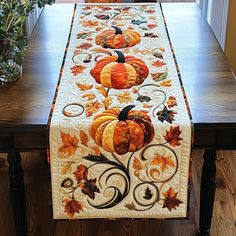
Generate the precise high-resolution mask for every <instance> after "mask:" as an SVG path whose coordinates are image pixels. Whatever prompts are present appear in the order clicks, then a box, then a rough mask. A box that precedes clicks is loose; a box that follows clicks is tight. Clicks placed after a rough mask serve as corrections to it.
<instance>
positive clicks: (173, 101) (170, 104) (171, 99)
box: [166, 96, 177, 108]
mask: <svg viewBox="0 0 236 236" xmlns="http://www.w3.org/2000/svg"><path fill="white" fill-rule="evenodd" d="M166 103H167V105H168V107H169V108H171V107H174V106H177V102H176V98H175V97H174V96H170V97H169V98H168V100H167V102H166Z"/></svg>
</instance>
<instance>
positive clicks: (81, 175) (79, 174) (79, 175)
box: [73, 164, 88, 183]
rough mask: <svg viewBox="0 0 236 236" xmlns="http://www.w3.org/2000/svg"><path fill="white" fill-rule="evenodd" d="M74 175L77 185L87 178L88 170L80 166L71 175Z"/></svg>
mask: <svg viewBox="0 0 236 236" xmlns="http://www.w3.org/2000/svg"><path fill="white" fill-rule="evenodd" d="M73 174H74V175H75V178H76V179H77V181H78V183H79V182H80V181H81V180H83V179H84V180H87V178H88V168H87V166H85V165H83V164H81V165H79V166H77V170H76V171H75V172H74V173H73Z"/></svg>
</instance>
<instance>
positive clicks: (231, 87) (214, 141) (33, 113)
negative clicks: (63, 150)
mask: <svg viewBox="0 0 236 236" xmlns="http://www.w3.org/2000/svg"><path fill="white" fill-rule="evenodd" d="M162 6H163V11H164V15H165V18H166V21H167V26H168V30H169V34H170V38H171V41H172V44H173V47H174V51H175V54H176V57H177V62H178V65H179V68H180V72H181V75H182V80H183V83H184V87H185V90H186V94H187V98H188V101H189V104H190V109H191V112H192V116H193V123H194V132H195V134H194V136H195V146H196V147H206V148H207V147H209V148H211V147H217V148H223V149H225V148H230V149H232V148H234V147H235V148H236V80H235V78H234V77H233V74H232V73H231V70H230V68H229V66H228V63H227V60H226V58H225V56H224V54H223V52H222V50H221V48H220V46H219V44H218V43H217V41H216V39H215V37H214V35H213V33H212V31H211V29H210V28H209V26H208V24H207V22H206V21H205V19H204V18H203V16H202V13H201V11H200V10H199V8H198V6H197V5H196V4H195V3H164V4H162ZM73 8H74V5H73V4H55V5H53V6H47V7H46V8H45V9H44V11H43V13H42V15H41V17H40V19H39V21H38V24H37V25H36V28H35V30H34V33H33V35H32V38H31V39H30V42H29V46H28V49H27V54H26V57H25V62H24V69H23V78H22V79H21V80H20V81H18V82H17V83H15V84H11V85H8V86H0V101H1V102H0V150H1V149H2V150H4V149H5V150H6V149H7V148H9V147H10V148H12V149H13V148H16V149H19V150H25V149H27V148H31V149H40V148H45V146H46V143H47V142H46V141H47V140H46V138H45V137H47V133H48V130H47V122H48V117H49V113H50V107H51V103H52V101H53V97H54V92H55V88H56V84H57V81H58V77H59V72H60V67H61V63H62V59H63V55H64V50H65V46H66V42H67V38H68V32H69V27H70V23H71V18H72V13H73ZM27 135H28V136H27ZM33 135H34V137H33ZM206 135H207V136H206ZM13 136H14V137H13ZM26 136H27V137H26ZM3 137H4V138H3ZM23 137H24V140H23V139H22V138H23ZM25 137H26V138H25ZM225 137H227V139H228V140H227V143H226V141H225ZM34 139H35V140H34ZM33 140H34V141H33ZM224 142H225V143H224ZM31 143H33V144H31Z"/></svg>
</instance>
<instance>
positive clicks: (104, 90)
mask: <svg viewBox="0 0 236 236" xmlns="http://www.w3.org/2000/svg"><path fill="white" fill-rule="evenodd" d="M95 88H96V89H97V91H98V92H99V93H101V94H102V95H103V96H104V97H106V96H107V90H106V89H105V88H104V87H103V86H96V87H95Z"/></svg>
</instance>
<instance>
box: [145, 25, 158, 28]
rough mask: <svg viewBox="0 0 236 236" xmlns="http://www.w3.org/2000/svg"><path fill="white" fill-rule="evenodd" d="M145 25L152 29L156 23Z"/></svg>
mask: <svg viewBox="0 0 236 236" xmlns="http://www.w3.org/2000/svg"><path fill="white" fill-rule="evenodd" d="M147 27H148V28H149V29H154V28H156V27H157V24H148V25H147Z"/></svg>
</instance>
